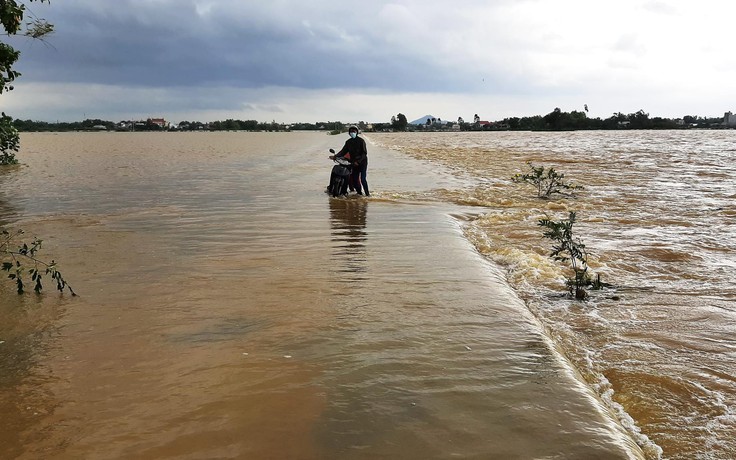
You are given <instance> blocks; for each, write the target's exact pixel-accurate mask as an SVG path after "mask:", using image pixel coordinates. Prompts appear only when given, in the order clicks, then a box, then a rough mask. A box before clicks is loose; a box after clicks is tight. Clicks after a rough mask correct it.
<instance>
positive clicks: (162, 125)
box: [150, 118, 167, 128]
mask: <svg viewBox="0 0 736 460" xmlns="http://www.w3.org/2000/svg"><path fill="white" fill-rule="evenodd" d="M150 121H151V123H152V124H154V125H157V126H158V127H159V128H166V127H167V126H166V125H167V123H166V120H164V119H163V118H151V119H150Z"/></svg>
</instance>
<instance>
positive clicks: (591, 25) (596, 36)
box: [0, 0, 736, 123]
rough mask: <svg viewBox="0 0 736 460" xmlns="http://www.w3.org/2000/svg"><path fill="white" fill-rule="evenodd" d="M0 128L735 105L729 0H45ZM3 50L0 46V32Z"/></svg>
mask: <svg viewBox="0 0 736 460" xmlns="http://www.w3.org/2000/svg"><path fill="white" fill-rule="evenodd" d="M30 10H31V11H32V13H33V14H35V15H36V16H38V17H43V18H46V19H47V20H49V21H50V22H52V23H53V24H54V25H55V27H56V31H55V32H54V34H53V35H51V36H50V37H48V39H47V40H46V42H45V43H44V42H38V41H31V40H28V39H21V38H17V39H15V38H14V39H12V40H11V43H12V44H13V46H15V47H16V48H18V49H19V50H21V52H22V55H21V59H20V61H19V63H18V65H17V69H18V70H20V71H21V72H22V73H23V76H22V77H21V78H20V79H19V80H18V81H17V82H16V85H15V87H16V89H15V91H13V92H11V93H9V94H7V95H2V96H0V108H2V110H3V111H5V112H7V113H8V114H10V115H12V116H14V117H15V118H22V119H27V118H30V119H34V120H44V121H56V120H62V121H74V120H82V119H84V118H102V119H107V120H112V121H118V120H122V119H131V118H148V117H165V118H166V119H167V120H170V121H174V122H178V121H181V120H199V121H213V120H218V119H219V120H221V119H226V118H238V119H255V120H259V121H271V120H276V121H278V122H286V123H289V122H295V121H307V122H315V121H328V120H342V121H361V120H362V121H367V122H382V121H388V120H389V119H390V118H391V116H392V115H395V114H397V113H399V112H401V113H404V114H405V115H406V116H407V118H408V119H409V120H413V119H415V118H419V117H422V116H424V115H427V114H431V115H434V116H437V117H440V118H443V119H448V120H456V119H457V118H458V117H463V118H465V119H466V120H467V119H472V118H473V115H474V114H475V113H478V114H479V115H480V116H481V118H483V119H488V120H499V119H502V118H504V117H507V116H525V115H544V114H546V113H549V112H550V111H552V109H554V108H555V107H560V108H561V109H562V110H564V111H570V110H582V109H583V106H584V104H587V105H588V106H589V108H590V116H598V117H604V118H605V117H608V116H610V115H611V114H612V113H614V112H624V113H631V112H635V111H637V110H639V109H644V110H645V111H646V112H648V113H650V115H651V116H664V117H681V116H683V115H700V116H722V115H723V113H724V112H725V111H728V110H731V111H736V53H734V52H733V44H734V42H735V40H736V38H734V37H736V35H734V29H733V18H734V17H736V2H734V1H733V0H700V1H697V2H695V1H692V0H687V1H686V0H667V1H665V0H662V1H658V0H616V1H612V0H460V1H453V0H442V1H435V0H393V1H383V0H371V1H365V0H363V1H350V0H347V1H329V0H309V1H307V0H268V1H261V0H53V1H52V2H51V4H50V5H49V4H46V3H44V4H39V3H35V2H34V3H31V4H30ZM3 40H5V39H3Z"/></svg>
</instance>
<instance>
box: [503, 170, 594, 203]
mask: <svg viewBox="0 0 736 460" xmlns="http://www.w3.org/2000/svg"><path fill="white" fill-rule="evenodd" d="M527 165H528V166H529V168H530V169H531V171H530V172H529V173H527V174H516V175H514V177H512V178H511V180H512V181H514V182H519V183H520V182H526V183H528V184H532V185H534V186H535V187H536V188H537V196H538V197H539V198H549V197H550V196H551V195H552V194H555V193H556V194H560V195H573V194H574V193H575V190H582V189H583V187H582V186H581V185H573V184H568V183H566V182H565V175H564V174H560V173H558V172H557V171H555V169H554V168H552V167H550V168H549V169H546V170H545V168H544V166H534V165H533V164H532V163H531V162H527ZM563 190H569V191H570V193H565V192H563Z"/></svg>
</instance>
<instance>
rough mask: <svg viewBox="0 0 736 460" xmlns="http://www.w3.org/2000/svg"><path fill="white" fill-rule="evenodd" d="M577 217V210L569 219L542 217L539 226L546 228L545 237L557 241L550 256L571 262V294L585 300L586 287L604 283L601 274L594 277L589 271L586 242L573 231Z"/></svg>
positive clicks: (569, 285)
mask: <svg viewBox="0 0 736 460" xmlns="http://www.w3.org/2000/svg"><path fill="white" fill-rule="evenodd" d="M575 218H576V213H575V211H570V214H569V216H568V218H567V219H562V220H559V221H554V220H551V219H548V218H545V219H540V220H539V226H540V227H544V228H545V229H546V230H545V231H544V237H545V238H549V239H550V240H552V241H554V243H555V244H554V246H552V252H551V253H550V255H549V256H550V257H551V258H552V259H554V260H555V261H557V262H562V263H569V264H570V269H571V270H572V276H569V277H567V279H566V283H565V284H566V285H567V289H568V291H569V293H570V295H571V296H574V297H575V298H576V299H577V300H585V299H586V298H587V297H588V293H587V292H586V291H585V288H586V287H591V288H592V289H601V288H602V287H603V286H604V285H603V283H602V282H601V278H600V275H598V276H597V277H596V278H595V279H593V278H592V277H591V276H590V274H589V273H588V268H589V267H588V253H587V250H586V248H585V244H583V242H582V240H580V238H578V237H577V236H575V234H574V232H573V225H574V224H575Z"/></svg>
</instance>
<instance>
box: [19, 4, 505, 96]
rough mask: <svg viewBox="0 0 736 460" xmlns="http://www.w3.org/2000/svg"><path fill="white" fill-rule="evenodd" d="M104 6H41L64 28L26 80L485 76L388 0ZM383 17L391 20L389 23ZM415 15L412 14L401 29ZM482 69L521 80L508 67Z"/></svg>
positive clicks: (429, 87) (459, 83)
mask: <svg viewBox="0 0 736 460" xmlns="http://www.w3.org/2000/svg"><path fill="white" fill-rule="evenodd" d="M101 3H103V2H94V3H93V2H90V1H81V0H77V1H72V0H70V1H68V2H65V3H58V4H57V3H53V4H52V5H51V7H48V8H44V11H43V12H44V13H48V14H45V16H46V17H47V18H48V19H49V20H50V21H51V22H53V23H54V24H55V25H56V30H57V32H56V33H55V34H54V35H52V36H51V37H50V38H49V43H50V44H51V45H52V46H50V47H34V48H33V49H32V50H29V52H27V53H25V54H24V56H23V61H22V66H23V68H24V69H25V72H24V73H25V78H27V79H28V81H54V82H69V83H71V82H77V83H79V82H87V83H105V84H118V85H137V86H152V87H164V86H172V85H173V86H177V85H180V86H217V85H229V86H234V87H240V88H258V87H264V86H287V87H297V88H306V89H322V88H355V87H360V88H368V89H370V88H374V89H391V90H396V91H430V92H431V91H446V92H448V91H449V92H453V91H461V90H462V91H467V90H469V89H473V88H474V87H475V88H477V87H478V86H479V85H480V83H481V80H480V78H479V77H478V74H477V71H475V69H472V68H469V67H468V68H466V67H465V66H460V65H455V66H449V65H447V63H446V62H444V60H443V59H442V55H441V53H440V52H439V50H440V48H441V47H440V46H439V45H441V40H444V39H445V38H444V36H445V34H446V33H447V31H441V30H437V31H436V33H433V32H432V31H431V30H429V31H424V32H423V33H425V35H424V36H426V37H429V39H432V37H434V40H436V41H435V42H434V43H433V42H432V41H426V42H423V43H416V42H412V41H411V40H412V39H413V38H415V37H416V36H417V33H416V29H421V27H428V25H426V24H424V23H423V19H422V18H420V17H412V15H411V12H409V11H408V10H407V9H406V8H405V7H402V8H398V7H396V6H392V5H390V4H389V5H388V6H387V8H386V9H383V8H381V7H380V2H379V3H377V4H376V5H371V6H367V7H363V8H361V9H360V10H358V11H359V12H356V10H355V9H354V8H351V7H349V6H348V5H345V4H341V6H335V5H334V4H332V3H333V2H325V1H318V2H309V4H308V5H307V4H306V2H289V1H274V2H269V3H268V4H260V3H259V4H258V5H257V6H248V5H243V2H232V1H231V2H228V1H220V2H209V3H208V4H205V2H194V1H179V2H174V1H157V2H143V1H135V0H126V1H119V2H115V3H114V4H112V3H108V2H104V5H100V4H101ZM208 5H210V6H209V7H208ZM364 9H365V10H366V11H363V10H364ZM315 11H317V12H319V11H324V13H315ZM387 11H388V13H387ZM401 12H403V16H402V15H400V14H399V13H401ZM386 14H393V15H394V20H393V21H390V20H386V19H385V18H383V20H382V15H383V16H385V15H386ZM406 18H410V19H411V21H408V22H406V23H405V24H404V26H403V28H402V21H404V20H405V19H406ZM381 21H383V22H381ZM419 36H422V35H419ZM433 47H436V48H437V50H433V49H432V48H433ZM484 78H485V79H486V82H485V83H486V84H488V83H494V84H495V85H497V86H499V87H507V86H512V85H513V83H512V82H510V81H508V80H504V78H503V76H502V74H501V73H500V72H499V74H497V75H496V74H493V73H492V72H486V75H484Z"/></svg>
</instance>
